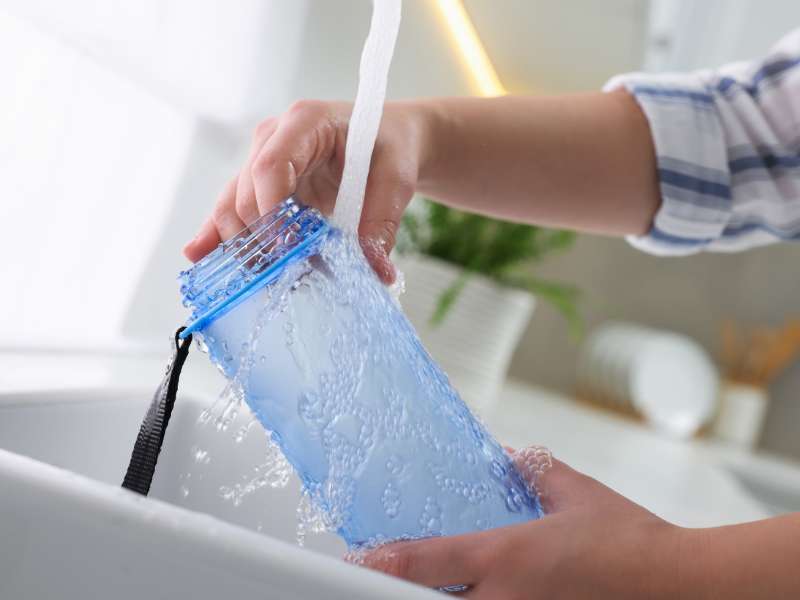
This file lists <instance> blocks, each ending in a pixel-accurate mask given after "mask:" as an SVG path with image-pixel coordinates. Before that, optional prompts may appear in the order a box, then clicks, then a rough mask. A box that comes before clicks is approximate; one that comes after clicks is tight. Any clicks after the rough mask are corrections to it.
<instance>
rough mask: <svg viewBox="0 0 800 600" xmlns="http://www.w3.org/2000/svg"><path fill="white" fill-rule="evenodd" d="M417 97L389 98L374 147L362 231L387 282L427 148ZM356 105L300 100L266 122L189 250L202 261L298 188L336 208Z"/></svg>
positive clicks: (304, 197) (310, 199) (319, 204)
mask: <svg viewBox="0 0 800 600" xmlns="http://www.w3.org/2000/svg"><path fill="white" fill-rule="evenodd" d="M414 106H415V105H414V104H413V103H390V104H387V105H386V107H385V110H384V114H383V120H382V121H381V126H380V130H379V132H378V137H377V140H376V142H375V149H374V151H373V153H372V163H371V166H370V173H369V178H368V180H367V188H366V193H365V199H364V209H363V211H362V214H361V223H360V226H359V237H360V238H361V241H362V247H363V248H364V253H365V255H366V257H367V260H369V262H370V264H371V265H372V267H373V268H374V269H375V271H376V273H377V274H378V276H379V277H380V278H381V280H382V281H384V282H385V283H391V282H392V281H394V278H395V271H394V267H393V266H392V264H391V262H390V261H389V257H388V255H389V252H390V251H391V249H392V248H393V247H394V243H395V236H396V233H397V228H398V226H399V223H400V217H401V216H402V214H403V211H404V210H405V208H406V206H407V205H408V203H409V201H410V200H411V197H412V195H413V193H414V190H415V188H416V183H417V175H418V171H419V164H420V156H421V153H422V149H423V147H424V142H423V138H424V135H425V131H424V120H423V118H422V116H421V111H416V110H415V109H414ZM351 110H352V105H351V104H350V103H344V102H316V101H301V102H297V103H296V104H294V105H293V106H292V107H291V108H290V109H289V110H287V111H286V112H285V113H284V114H283V115H281V116H280V117H277V118H272V119H267V120H266V121H264V122H262V123H261V124H260V125H259V126H258V127H257V128H256V130H255V133H254V134H253V141H252V145H251V147H250V155H249V158H248V159H247V162H246V163H245V165H244V167H243V168H242V170H241V171H240V172H239V174H238V176H236V177H234V178H233V179H232V180H231V181H230V182H229V183H228V185H227V186H226V188H225V190H224V191H223V192H222V195H221V196H220V198H219V200H218V201H217V205H216V207H215V209H214V212H213V213H212V215H211V216H210V217H209V218H208V220H206V222H205V223H204V224H203V226H202V227H201V229H200V232H199V233H198V234H197V236H196V237H195V238H194V239H193V240H192V241H190V242H189V243H188V244H187V245H186V247H185V248H184V254H185V255H186V257H187V258H189V259H190V260H192V261H197V260H199V259H200V258H202V257H203V256H205V255H206V254H208V253H209V252H210V251H211V250H213V249H214V248H215V247H216V245H217V244H219V243H220V241H224V240H227V239H229V238H231V237H233V236H234V235H236V234H237V233H238V232H239V231H241V230H242V229H244V228H245V226H246V225H248V224H250V223H252V222H253V221H255V220H256V219H257V218H258V217H259V216H260V215H263V214H264V213H266V212H268V211H269V210H270V209H271V208H272V207H274V206H275V205H276V204H278V203H279V202H281V201H282V200H284V199H286V198H287V197H289V196H291V195H294V196H295V197H296V198H297V199H298V200H300V201H301V202H303V203H305V204H308V205H311V206H314V207H316V208H318V209H320V210H321V211H322V212H323V213H324V214H330V213H331V212H332V210H333V205H334V202H335V200H336V194H337V191H338V189H339V182H340V180H341V176H342V169H343V166H344V154H345V140H346V138H347V127H348V122H349V119H350V112H351Z"/></svg>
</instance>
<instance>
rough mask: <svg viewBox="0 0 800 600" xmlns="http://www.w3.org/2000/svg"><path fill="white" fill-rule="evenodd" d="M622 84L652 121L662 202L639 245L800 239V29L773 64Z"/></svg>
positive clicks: (670, 251) (737, 245)
mask: <svg viewBox="0 0 800 600" xmlns="http://www.w3.org/2000/svg"><path fill="white" fill-rule="evenodd" d="M619 88H624V89H627V90H628V91H629V92H630V93H631V94H633V95H634V97H635V98H636V100H637V101H638V103H639V105H640V106H641V107H642V109H643V111H644V113H645V115H646V116H647V119H648V122H649V123H650V129H651V131H652V135H653V140H654V142H655V149H656V156H657V161H658V162H657V166H658V174H659V180H660V181H659V183H660V188H661V198H662V202H661V207H660V208H659V210H658V212H657V213H656V216H655V219H654V222H653V225H652V228H651V230H650V231H649V232H648V233H647V234H645V235H644V236H641V237H639V236H637V237H629V238H628V241H629V242H630V243H631V244H633V245H634V246H635V247H637V248H639V249H641V250H645V251H647V252H651V253H653V254H662V255H683V254H692V253H695V252H699V251H701V250H716V251H735V250H743V249H745V248H751V247H754V246H759V245H763V244H768V243H771V242H775V241H781V240H800V30H797V31H795V32H793V33H791V34H790V35H788V36H787V37H785V38H784V39H783V40H781V41H780V42H779V43H778V44H777V45H776V46H775V47H774V48H773V49H772V50H771V51H770V54H769V56H768V57H767V58H766V59H765V60H763V61H759V62H747V63H736V64H731V65H727V66H725V67H723V68H721V69H718V70H714V71H698V72H694V73H688V74H659V75H649V74H642V73H633V74H628V75H621V76H618V77H615V78H613V79H612V80H611V81H609V82H608V83H607V84H606V86H605V89H606V90H614V89H619Z"/></svg>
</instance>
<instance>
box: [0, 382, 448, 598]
mask: <svg viewBox="0 0 800 600" xmlns="http://www.w3.org/2000/svg"><path fill="white" fill-rule="evenodd" d="M151 393H152V392H151V390H140V391H136V390H132V391H123V390H89V391H84V392H78V391H70V392H47V393H22V394H8V395H0V598H3V599H5V598H8V599H10V600H11V599H13V600H27V599H36V600H40V599H50V598H60V599H73V598H74V599H80V600H87V599H93V598H114V599H117V600H127V599H129V598H130V599H131V600H133V599H136V600H140V599H141V598H142V597H146V598H148V599H157V598H165V599H167V598H169V599H170V600H172V599H174V598H192V599H194V600H205V599H209V600H211V599H215V600H216V599H222V598H259V599H273V598H274V599H281V600H283V599H288V598H325V599H329V598H330V599H336V598H341V599H348V600H349V599H354V600H355V599H360V598H364V599H366V598H375V597H381V598H398V599H399V598H404V599H405V598H435V597H441V596H439V595H438V594H435V593H434V592H432V591H429V590H425V589H423V588H420V587H417V586H412V585H409V584H407V583H404V582H402V581H399V580H396V579H392V578H389V577H385V576H383V575H380V574H377V573H373V572H370V571H368V570H366V569H362V568H358V567H354V566H351V565H348V564H346V563H344V562H343V561H342V560H341V559H340V558H339V557H340V556H341V555H342V553H343V551H344V545H343V544H342V543H341V541H340V540H339V539H338V538H336V537H335V536H333V535H331V534H323V535H319V536H311V537H310V538H308V540H307V541H308V546H309V547H310V548H312V549H304V548H298V547H297V546H296V543H295V531H296V518H295V512H296V508H297V502H298V496H299V493H298V486H297V483H296V481H294V480H293V481H292V482H291V483H290V485H289V486H288V487H287V488H286V489H281V490H276V489H271V488H268V487H266V488H262V489H260V490H258V491H256V492H254V493H252V494H250V495H248V496H246V497H245V498H244V499H243V501H242V503H241V504H240V505H239V506H234V505H233V504H232V503H231V502H230V501H226V500H224V499H222V498H221V496H220V494H219V488H220V486H223V485H231V484H235V483H240V482H243V481H244V480H245V479H246V478H251V477H252V470H253V468H254V467H255V466H257V465H258V464H260V462H262V461H261V460H259V459H260V458H261V457H263V456H264V453H265V450H264V449H265V443H266V442H265V439H264V434H263V432H262V430H260V429H259V428H258V427H254V428H253V431H252V433H251V434H249V435H248V436H247V438H246V439H245V441H244V442H242V443H235V442H234V432H233V430H235V429H236V428H237V427H238V426H239V425H238V424H234V425H233V426H232V428H231V429H229V430H228V431H227V432H218V431H216V430H215V429H214V428H213V427H211V426H203V427H200V426H198V425H197V417H198V415H199V414H200V412H201V411H202V409H203V408H205V407H206V405H207V402H205V401H204V402H200V401H198V400H196V399H194V398H191V397H186V396H182V395H179V397H178V402H177V404H176V408H175V412H174V414H173V417H172V421H171V422H170V426H169V429H168V431H167V437H166V440H165V444H164V449H163V451H162V454H161V457H160V459H159V464H158V469H157V472H156V477H155V480H154V482H153V487H152V490H151V494H150V497H149V498H144V497H141V496H138V495H136V494H134V493H131V492H128V491H126V490H122V489H121V488H120V487H119V484H120V481H121V480H122V477H123V475H124V471H125V468H126V467H127V463H128V459H129V456H130V450H131V448H132V444H133V441H134V439H135V438H136V434H137V432H138V428H139V423H140V421H141V418H142V416H143V414H144V411H145V410H146V407H147V405H148V403H149V401H150V397H151ZM197 449H200V450H202V451H205V452H207V455H205V456H207V458H208V459H209V462H208V463H203V462H202V461H201V462H200V463H198V462H196V460H195V451H196V450H197ZM187 474H189V477H188V478H187ZM184 486H185V487H186V488H187V489H188V495H186V496H185V495H184V493H185V490H183V489H182V488H183V487H184ZM259 531H260V533H259Z"/></svg>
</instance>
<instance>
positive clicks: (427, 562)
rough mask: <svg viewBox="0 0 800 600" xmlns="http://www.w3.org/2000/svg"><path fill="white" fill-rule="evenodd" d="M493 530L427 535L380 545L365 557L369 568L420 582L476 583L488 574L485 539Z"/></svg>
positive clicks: (441, 584) (431, 584) (434, 584)
mask: <svg viewBox="0 0 800 600" xmlns="http://www.w3.org/2000/svg"><path fill="white" fill-rule="evenodd" d="M490 534H492V532H481V533H473V534H467V535H458V536H452V537H438V538H428V539H424V540H417V541H413V542H401V543H398V544H388V545H386V546H381V547H380V548H377V549H376V550H373V551H372V552H370V553H368V554H367V555H366V556H365V557H364V560H363V564H364V566H366V567H369V568H371V569H374V570H376V571H381V572H383V573H386V574H388V575H393V576H395V577H400V578H401V579H405V580H407V581H412V582H414V583H418V584H420V585H424V586H427V587H432V588H440V587H445V586H454V585H474V584H476V583H477V582H479V581H480V580H481V579H483V577H484V576H485V574H486V567H485V565H486V560H485V558H484V557H485V556H486V547H487V544H486V543H485V538H487V537H489V535H490Z"/></svg>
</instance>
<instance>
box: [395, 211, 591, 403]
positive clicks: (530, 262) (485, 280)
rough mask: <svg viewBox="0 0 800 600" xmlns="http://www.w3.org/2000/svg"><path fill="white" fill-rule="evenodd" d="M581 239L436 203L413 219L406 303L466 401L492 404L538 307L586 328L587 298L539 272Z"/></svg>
mask: <svg viewBox="0 0 800 600" xmlns="http://www.w3.org/2000/svg"><path fill="white" fill-rule="evenodd" d="M574 238H575V236H574V234H573V233H571V232H566V231H557V230H550V229H545V228H542V227H536V226H531V225H525V224H521V223H509V222H506V221H500V220H497V219H492V218H489V217H484V216H481V215H475V214H469V213H464V212H461V211H458V210H455V209H452V208H449V207H446V206H443V205H441V204H437V203H435V202H432V201H429V200H419V201H415V203H414V205H413V206H412V207H411V208H410V209H409V210H408V211H407V212H406V215H405V216H404V218H403V223H402V226H401V231H400V236H399V240H398V248H397V250H398V255H399V256H398V257H397V260H396V262H397V264H398V267H399V269H400V271H401V272H402V273H403V275H404V278H405V283H406V286H407V292H406V294H405V295H404V296H402V297H401V304H402V305H403V308H404V309H405V311H406V314H407V315H408V317H409V319H410V320H411V322H412V323H413V324H414V325H415V327H416V328H417V331H418V332H419V335H420V338H421V339H422V342H423V344H424V345H425V347H426V348H427V349H428V351H429V352H430V353H431V354H432V355H433V357H434V358H435V359H436V360H437V361H438V362H439V364H440V365H441V366H442V368H443V369H444V370H445V371H446V372H447V374H448V376H449V377H450V380H451V381H452V383H453V384H454V385H455V387H456V388H457V389H458V390H459V392H460V393H461V395H462V396H463V397H464V399H465V400H466V401H467V402H468V403H469V404H470V405H471V406H472V407H473V408H477V409H485V408H487V407H488V406H490V405H491V403H492V402H493V401H494V399H495V398H496V396H497V393H498V391H499V389H500V386H501V385H502V383H503V381H504V379H505V376H506V372H507V371H508V366H509V363H510V361H511V356H512V354H513V352H514V350H515V349H516V346H517V344H518V342H519V339H520V337H521V336H522V334H523V332H524V331H525V328H526V326H527V324H528V321H529V319H530V317H531V314H532V312H533V308H534V304H535V301H534V296H536V297H538V298H540V299H541V300H544V301H547V302H550V303H551V304H552V305H553V306H555V307H556V308H557V309H558V310H559V311H560V312H561V313H562V314H563V315H564V316H565V317H566V318H567V320H568V321H569V323H570V325H571V327H572V329H573V331H575V330H577V328H578V327H579V317H578V313H577V308H576V304H577V299H578V295H579V292H578V290H577V288H575V287H574V286H571V285H565V284H562V283H556V282H552V281H545V280H542V279H539V278H537V277H536V276H534V275H533V273H532V270H533V267H534V266H535V265H536V264H537V263H539V262H540V261H541V260H543V259H544V258H545V257H546V256H548V255H550V254H552V253H554V252H558V251H563V250H565V249H567V248H569V247H570V246H571V245H572V243H573V241H574Z"/></svg>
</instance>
